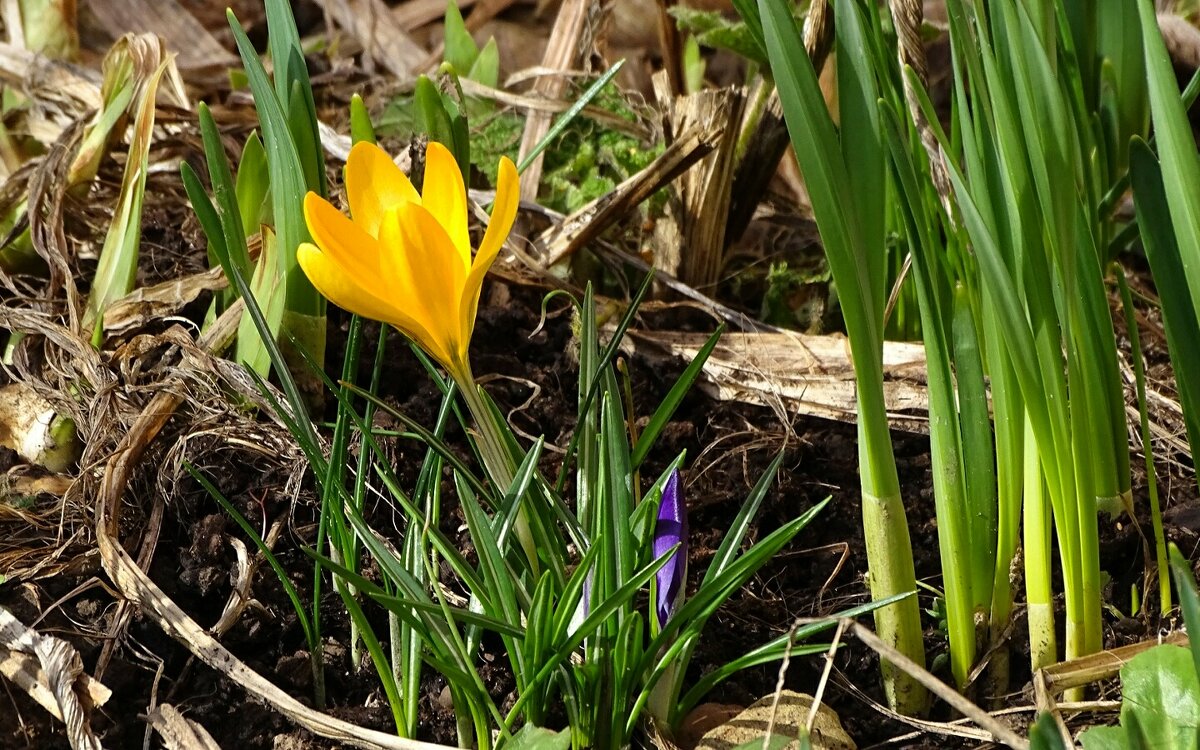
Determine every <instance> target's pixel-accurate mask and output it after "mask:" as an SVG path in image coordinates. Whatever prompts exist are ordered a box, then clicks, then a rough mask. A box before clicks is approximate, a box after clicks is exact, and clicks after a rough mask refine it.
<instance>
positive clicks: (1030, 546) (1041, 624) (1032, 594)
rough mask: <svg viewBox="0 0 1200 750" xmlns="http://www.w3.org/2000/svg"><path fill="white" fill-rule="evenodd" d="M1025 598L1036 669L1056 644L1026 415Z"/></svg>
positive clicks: (1044, 518) (1046, 520) (1038, 471)
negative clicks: (1027, 606) (1027, 605)
mask: <svg viewBox="0 0 1200 750" xmlns="http://www.w3.org/2000/svg"><path fill="white" fill-rule="evenodd" d="M1025 599H1026V601H1028V603H1029V615H1028V616H1029V660H1030V665H1031V667H1032V668H1033V669H1035V670H1036V669H1040V668H1042V667H1046V666H1049V665H1051V664H1053V663H1054V662H1055V661H1056V656H1057V652H1058V644H1057V642H1056V637H1055V632H1054V593H1053V591H1052V589H1051V582H1050V505H1049V503H1048V502H1047V500H1046V487H1045V478H1044V477H1043V475H1042V467H1041V461H1040V459H1039V458H1038V450H1037V443H1036V441H1035V438H1034V434H1033V428H1032V426H1031V424H1030V422H1029V420H1028V419H1026V420H1025Z"/></svg>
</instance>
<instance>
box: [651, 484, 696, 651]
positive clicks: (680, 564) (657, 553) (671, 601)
mask: <svg viewBox="0 0 1200 750" xmlns="http://www.w3.org/2000/svg"><path fill="white" fill-rule="evenodd" d="M676 544H678V545H679V548H678V549H676V550H675V553H674V554H673V555H671V559H670V560H668V561H667V563H666V565H663V566H662V567H661V568H659V569H658V572H657V573H655V574H654V578H655V592H656V597H655V599H656V601H655V603H654V604H655V608H656V610H657V613H658V626H659V627H663V626H664V625H666V624H667V620H668V619H670V617H671V615H672V614H673V613H674V612H675V608H676V607H677V606H678V605H679V602H680V601H682V599H683V592H684V583H685V582H686V581H687V560H688V523H687V506H686V505H685V504H684V502H683V491H682V490H681V489H680V487H679V470H678V469H676V470H674V471H672V472H671V475H670V476H669V477H667V483H666V484H665V485H664V486H663V493H662V502H661V503H659V506H658V521H657V522H656V523H655V524H654V559H656V560H657V559H658V558H660V557H662V556H663V555H665V554H666V553H667V551H668V550H669V549H671V548H672V547H674V546H675V545H676Z"/></svg>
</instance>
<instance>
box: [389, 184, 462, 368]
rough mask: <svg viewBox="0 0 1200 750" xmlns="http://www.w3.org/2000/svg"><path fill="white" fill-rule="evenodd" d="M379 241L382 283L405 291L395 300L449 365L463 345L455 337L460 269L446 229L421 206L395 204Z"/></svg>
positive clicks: (426, 344) (430, 348) (427, 345)
mask: <svg viewBox="0 0 1200 750" xmlns="http://www.w3.org/2000/svg"><path fill="white" fill-rule="evenodd" d="M379 241H380V243H381V244H383V245H384V247H386V248H387V252H385V253H384V255H383V264H384V275H385V276H386V277H387V279H388V283H389V284H391V285H393V286H394V287H395V288H397V289H404V290H406V293H404V292H402V293H401V294H402V296H401V297H400V298H399V299H397V304H399V305H401V306H402V307H403V308H404V310H405V311H406V312H407V313H408V314H409V315H411V316H412V318H413V319H414V321H415V322H416V323H417V324H418V325H419V326H420V327H421V328H422V329H424V330H425V331H428V333H429V336H430V339H431V341H429V342H426V341H423V340H419V343H420V344H421V345H422V346H423V347H425V349H426V351H428V352H429V353H430V354H432V355H433V356H434V357H436V358H437V359H439V360H440V361H441V362H442V364H443V365H446V366H447V367H448V368H450V369H453V368H454V366H455V364H456V361H457V360H456V356H457V355H459V354H460V353H461V351H462V349H463V347H464V346H465V344H462V343H461V342H459V341H458V340H457V339H458V338H459V336H458V332H459V331H460V330H461V325H460V323H459V319H458V316H459V310H460V309H461V308H460V305H459V301H460V300H461V298H462V296H461V295H462V287H463V282H464V281H465V280H466V273H465V271H464V269H463V267H462V264H461V263H460V262H459V261H458V259H457V258H456V257H455V250H454V248H453V247H452V243H451V241H450V237H449V236H448V235H447V234H446V230H444V229H443V228H442V225H441V224H440V223H438V220H437V219H436V218H434V216H433V215H432V214H431V213H429V211H428V210H426V209H425V208H424V207H423V206H419V205H417V204H415V203H401V204H400V205H399V206H396V207H395V208H393V209H391V210H390V211H388V212H387V213H386V214H385V215H384V218H383V222H382V223H381V224H380V226H379Z"/></svg>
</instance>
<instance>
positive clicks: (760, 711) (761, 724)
mask: <svg viewBox="0 0 1200 750" xmlns="http://www.w3.org/2000/svg"><path fill="white" fill-rule="evenodd" d="M812 704H813V699H812V696H809V695H804V694H803V693H796V692H793V691H791V690H785V691H783V693H782V694H780V696H779V700H778V702H776V700H775V696H773V695H768V696H767V697H766V698H763V699H762V700H760V701H758V702H756V703H755V704H754V705H752V706H750V707H749V708H747V709H746V710H745V711H742V712H741V713H739V714H738V715H737V716H735V717H733V718H732V719H730V720H729V721H727V722H725V723H724V724H721V725H720V726H718V727H716V728H714V729H712V730H710V731H708V732H707V733H705V735H704V736H703V737H701V738H700V742H699V744H698V745H696V750H728V748H735V747H741V746H742V745H745V744H746V743H749V742H754V741H760V742H761V741H762V739H763V737H764V736H765V735H766V732H767V727H768V726H771V734H772V735H773V736H775V737H781V738H789V739H790V740H791V742H788V743H787V745H786V746H783V747H782V748H781V747H780V746H779V745H778V744H777V743H771V744H770V745H769V746H770V747H771V748H773V750H795V749H796V748H798V747H799V746H800V742H799V739H798V738H799V737H800V732H801V730H802V729H803V728H804V727H805V726H807V724H808V713H809V711H810V709H811V707H812ZM772 714H774V717H775V720H774V722H772V721H771V716H772ZM809 739H810V740H811V741H812V747H813V750H857V747H858V746H857V745H855V744H854V740H852V739H850V735H848V734H846V730H845V729H843V728H842V722H841V720H840V719H839V718H838V715H837V714H836V713H834V711H833V709H831V708H829V706H826V705H824V704H821V706H820V708H818V709H817V715H816V719H815V721H814V722H813V728H812V732H811V733H810V735H809Z"/></svg>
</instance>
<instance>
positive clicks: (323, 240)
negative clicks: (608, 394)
mask: <svg viewBox="0 0 1200 750" xmlns="http://www.w3.org/2000/svg"><path fill="white" fill-rule="evenodd" d="M346 199H347V202H348V203H349V204H350V216H349V217H347V216H346V215H344V214H343V213H342V212H341V211H339V210H338V209H337V208H335V207H334V206H333V205H332V204H330V203H329V201H327V200H325V199H324V198H322V197H320V196H319V195H317V194H316V193H309V194H308V195H307V196H305V199H304V218H305V221H306V222H307V224H308V231H309V233H310V234H311V235H312V239H313V242H312V243H305V244H303V245H301V246H300V249H299V250H298V251H297V259H298V261H299V263H300V266H301V268H303V269H304V273H305V274H306V275H307V276H308V278H309V280H311V281H312V283H313V286H315V287H316V288H317V290H318V291H320V292H321V293H322V294H323V295H325V296H326V297H327V298H329V300H330V301H332V302H333V303H334V304H336V305H337V306H339V307H341V308H344V309H346V310H349V311H350V312H352V313H356V314H358V315H361V316H363V317H367V318H372V319H374V320H379V321H382V322H384V323H389V324H391V325H393V326H395V327H396V328H397V329H399V330H400V331H401V332H402V333H403V334H404V335H406V336H408V337H409V338H410V339H412V340H413V341H415V342H416V343H417V344H418V345H420V346H421V348H422V349H424V350H425V351H426V352H427V353H428V354H429V355H430V356H432V357H433V358H434V359H436V360H437V361H438V362H440V363H441V364H442V366H444V367H445V368H446V369H447V371H448V372H449V373H450V375H451V376H452V377H453V378H454V379H455V380H456V381H458V382H459V383H464V384H465V383H470V382H471V368H470V363H469V361H468V359H467V349H468V347H469V346H470V343H471V333H472V331H473V330H474V327H475V314H476V312H477V310H478V307H479V290H480V287H481V286H482V285H483V277H484V276H485V275H486V274H487V271H488V269H489V268H490V267H491V265H492V263H493V262H494V261H495V260H496V256H497V255H498V254H499V252H500V248H501V247H502V246H503V245H504V240H505V238H506V237H508V233H509V231H510V230H511V229H512V224H513V220H514V218H515V217H516V213H517V203H518V201H519V193H518V183H517V169H516V167H515V166H514V165H513V163H512V162H511V161H510V160H509V159H507V158H505V157H501V158H500V169H499V177H498V179H497V184H496V200H495V204H494V207H493V209H492V218H491V221H490V222H489V223H488V227H487V231H486V232H485V233H484V236H483V240H482V241H481V242H480V245H479V249H478V251H477V252H475V253H474V254H473V255H472V248H471V238H470V234H469V232H468V225H467V190H466V185H465V184H464V183H463V177H462V172H461V171H460V170H459V167H458V164H457V162H455V160H454V156H453V155H451V153H450V151H449V149H447V148H446V147H445V146H443V145H442V144H440V143H437V142H436V141H430V143H429V145H428V147H427V148H426V151H425V183H424V189H423V191H422V192H420V193H418V192H417V189H416V188H415V187H413V184H412V182H411V181H409V179H408V177H407V176H406V175H405V174H404V172H402V171H401V170H400V168H399V167H397V166H396V164H395V163H394V162H393V161H392V158H391V157H390V156H389V155H388V153H387V152H386V151H384V150H383V149H381V148H379V147H378V146H376V145H374V144H372V143H367V142H361V143H358V144H356V145H355V146H354V148H353V149H351V151H350V156H349V157H348V158H347V160H346Z"/></svg>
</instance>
